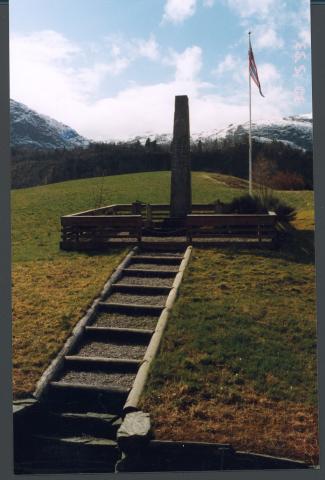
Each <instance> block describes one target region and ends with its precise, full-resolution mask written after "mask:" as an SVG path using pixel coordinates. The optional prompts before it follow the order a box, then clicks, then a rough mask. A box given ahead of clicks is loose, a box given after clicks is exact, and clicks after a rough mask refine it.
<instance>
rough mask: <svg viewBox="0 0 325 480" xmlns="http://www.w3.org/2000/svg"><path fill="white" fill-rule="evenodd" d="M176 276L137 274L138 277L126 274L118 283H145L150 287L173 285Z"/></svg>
mask: <svg viewBox="0 0 325 480" xmlns="http://www.w3.org/2000/svg"><path fill="white" fill-rule="evenodd" d="M173 282H174V278H163V277H143V276H141V277H140V276H139V275H137V276H136V277H134V276H132V277H129V276H127V275H124V276H123V277H122V278H121V280H119V281H118V282H117V285H119V284H120V283H124V284H127V285H144V286H147V285H148V286H150V287H172V285H173Z"/></svg>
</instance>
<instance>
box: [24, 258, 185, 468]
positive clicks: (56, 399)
mask: <svg viewBox="0 0 325 480" xmlns="http://www.w3.org/2000/svg"><path fill="white" fill-rule="evenodd" d="M182 259H183V252H181V253H179V252H173V254H170V253H169V252H166V251H161V252H159V253H157V252H155V253H154V254H152V253H151V252H147V251H143V250H142V251H140V253H139V254H135V255H133V256H132V258H131V262H130V263H129V265H128V266H127V268H124V269H121V270H120V271H121V274H120V275H119V276H118V277H117V280H116V281H115V282H113V283H112V284H111V287H110V290H109V291H108V294H107V296H106V297H105V296H104V297H102V299H101V301H100V302H97V306H96V312H95V314H94V316H93V318H92V320H91V322H90V323H89V324H86V325H85V326H84V327H83V331H82V334H81V337H80V339H79V340H78V342H77V343H75V344H74V346H73V347H71V348H70V349H69V350H68V351H67V353H66V354H65V355H64V357H63V359H62V364H61V367H60V369H58V370H57V372H56V374H55V376H54V377H53V378H52V381H51V382H50V383H49V385H48V388H47V392H46V395H45V398H44V400H43V410H44V411H45V414H44V413H43V414H42V415H43V421H40V423H41V424H42V428H41V432H36V434H35V435H34V436H33V441H32V443H33V445H34V447H33V448H35V449H36V450H37V449H38V448H39V447H40V445H41V452H42V453H41V457H39V458H40V459H39V462H38V467H37V468H40V470H39V471H46V468H49V469H50V471H55V468H57V469H58V471H60V472H62V471H64V472H65V471H67V472H68V471H70V470H69V468H70V467H69V456H70V457H71V455H73V462H71V463H75V458H77V463H78V462H79V469H80V470H79V471H82V472H90V471H107V472H109V471H114V470H112V469H108V468H111V466H112V464H113V463H114V465H115V463H116V460H117V457H116V456H115V453H114V454H113V453H112V451H111V450H112V449H116V442H115V437H116V430H117V428H118V424H119V420H118V418H120V417H121V415H122V411H123V407H124V404H125V402H126V399H127V397H128V394H129V392H130V390H131V388H132V385H133V383H134V380H135V377H136V374H137V371H138V369H139V367H140V365H141V363H142V361H143V358H144V355H145V352H146V350H147V347H148V345H149V342H150V339H151V337H152V334H153V333H154V330H155V327H156V324H157V322H158V319H159V316H160V314H161V313H162V311H163V309H164V308H165V303H166V299H167V297H168V294H169V292H170V291H171V289H172V285H173V281H174V278H175V276H176V274H177V272H178V269H179V265H180V263H181V261H182ZM138 267H139V268H138ZM141 267H143V268H141ZM125 278H126V279H128V278H131V279H133V278H141V279H142V282H143V283H142V284H140V285H136V284H132V283H131V284H130V283H128V282H127V281H125ZM154 278H156V279H158V280H157V281H156V282H158V284H153V279H154ZM159 279H167V280H169V285H159ZM89 412H91V413H89ZM112 419H114V422H112ZM36 450H35V452H36ZM104 451H106V452H107V456H106V457H105V455H104V454H103V452H104ZM114 451H115V450H114ZM37 455H38V453H37V452H36V453H35V456H36V457H37ZM32 456H33V455H32ZM108 457H110V459H109V458H108ZM55 458H56V462H55V461H54V459H55ZM112 459H113V460H114V462H113V460H112ZM95 464H96V465H97V467H96V468H97V470H96V469H94V470H92V469H93V468H95V467H94V465H95ZM20 465H22V463H20ZM59 465H60V468H59ZM24 468H25V469H26V470H28V468H31V469H32V470H33V468H34V469H35V470H34V471H37V468H36V466H35V465H34V466H33V467H31V464H30V467H28V466H27V465H26V463H25V467H24ZM24 468H22V470H24ZM42 468H43V470H42ZM51 468H52V469H54V470H51ZM105 468H106V470H105ZM44 469H45V470H44ZM107 469H108V470H107ZM76 471H77V470H76Z"/></svg>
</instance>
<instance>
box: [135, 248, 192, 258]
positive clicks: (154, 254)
mask: <svg viewBox="0 0 325 480" xmlns="http://www.w3.org/2000/svg"><path fill="white" fill-rule="evenodd" d="M183 255H184V252H159V251H157V252H152V251H150V252H146V251H145V250H140V251H139V253H137V254H136V255H134V258H137V257H138V256H146V257H176V258H178V257H179V258H180V259H182V258H183Z"/></svg>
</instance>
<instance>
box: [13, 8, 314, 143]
mask: <svg viewBox="0 0 325 480" xmlns="http://www.w3.org/2000/svg"><path fill="white" fill-rule="evenodd" d="M249 30H251V31H252V45H253V50H254V53H255V59H256V63H257V67H258V71H259V76H260V81H261V84H262V90H263V93H264V95H265V98H262V97H261V96H260V95H259V93H258V90H257V88H256V87H255V85H254V86H253V99H252V101H253V120H254V119H255V120H264V119H265V120H270V119H272V118H277V117H281V116H285V115H292V114H304V113H310V112H311V66H310V17H309V0H92V1H88V0H55V1H54V0H28V2H26V0H10V62H11V70H10V74H11V95H10V96H11V98H13V99H15V100H17V101H20V102H23V103H25V104H26V105H28V106H29V107H31V108H33V109H35V110H37V111H38V112H40V113H43V114H46V115H50V116H51V117H54V118H55V119H57V120H59V121H61V122H63V123H66V124H68V125H70V126H71V127H73V128H75V129H76V130H77V131H78V132H79V133H81V134H82V135H84V136H86V137H88V138H92V139H95V140H110V139H125V138H129V137H132V136H134V135H137V134H143V133H145V132H149V131H150V132H156V133H168V132H171V131H172V120H173V107H174V96H175V95H184V94H187V95H188V96H189V100H190V116H191V130H192V132H201V131H206V130H211V129H215V128H218V129H219V128H222V127H224V126H227V125H229V124H230V123H237V122H245V121H247V119H248V68H247V42H248V35H247V34H248V31H249Z"/></svg>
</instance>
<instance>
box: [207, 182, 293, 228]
mask: <svg viewBox="0 0 325 480" xmlns="http://www.w3.org/2000/svg"><path fill="white" fill-rule="evenodd" d="M215 203H217V202H215ZM269 211H272V212H275V213H276V214H277V216H278V221H279V222H280V223H282V224H284V225H288V224H289V223H290V222H292V221H293V220H294V219H295V216H296V209H295V208H294V207H291V206H290V205H288V204H287V203H285V202H284V201H283V200H280V199H279V198H278V197H276V196H275V195H274V194H273V193H272V192H271V191H270V190H265V191H264V193H263V195H261V194H254V195H252V196H251V195H249V194H248V193H247V194H245V195H242V196H240V197H236V198H234V199H233V200H232V201H231V202H229V203H225V204H223V206H222V213H243V214H245V213H246V214H253V213H257V214H263V213H267V212H269Z"/></svg>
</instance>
